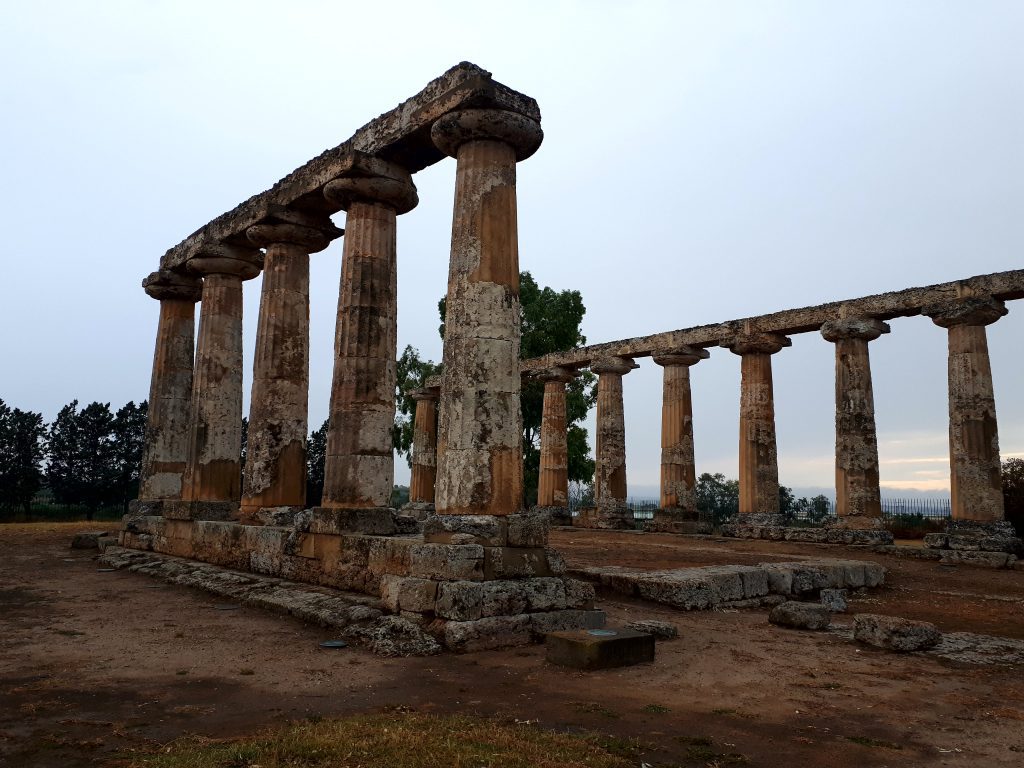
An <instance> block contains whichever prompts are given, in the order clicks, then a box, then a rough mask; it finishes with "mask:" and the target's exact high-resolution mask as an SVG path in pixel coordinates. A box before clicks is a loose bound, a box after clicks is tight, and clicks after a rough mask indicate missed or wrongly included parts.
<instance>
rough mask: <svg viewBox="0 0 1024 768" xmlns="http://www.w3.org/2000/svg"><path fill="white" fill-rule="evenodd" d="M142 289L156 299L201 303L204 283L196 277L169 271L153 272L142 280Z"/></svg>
mask: <svg viewBox="0 0 1024 768" xmlns="http://www.w3.org/2000/svg"><path fill="white" fill-rule="evenodd" d="M142 288H143V289H144V290H145V291H146V294H147V295H149V296H152V297H153V298H154V299H159V300H160V301H163V300H164V299H178V300H181V301H191V302H193V303H195V302H197V301H199V300H200V299H201V298H202V296H203V281H202V280H201V279H200V278H198V277H195V276H194V275H183V274H181V273H179V272H172V271H171V270H169V269H161V270H158V271H156V272H151V273H150V274H149V275H147V276H146V277H145V278H143V280H142Z"/></svg>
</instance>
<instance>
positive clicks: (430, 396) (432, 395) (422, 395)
mask: <svg viewBox="0 0 1024 768" xmlns="http://www.w3.org/2000/svg"><path fill="white" fill-rule="evenodd" d="M405 394H406V395H408V396H409V397H410V398H411V399H413V400H415V401H416V402H417V403H418V402H419V401H420V400H433V401H434V402H437V401H438V400H440V399H441V388H440V387H419V388H417V389H410V390H409V391H408V392H406V393H405Z"/></svg>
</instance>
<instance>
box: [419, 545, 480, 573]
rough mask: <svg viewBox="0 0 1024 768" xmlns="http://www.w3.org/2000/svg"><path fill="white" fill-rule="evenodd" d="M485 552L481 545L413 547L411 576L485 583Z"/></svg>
mask: <svg viewBox="0 0 1024 768" xmlns="http://www.w3.org/2000/svg"><path fill="white" fill-rule="evenodd" d="M488 549H492V550H493V549H496V548H495V547H491V548H488ZM485 551H487V550H485V548H484V547H481V546H480V545H479V544H413V545H412V546H411V547H410V548H409V575H410V576H416V577H418V578H421V579H436V580H438V581H459V580H466V581H481V580H483V579H484V552H485Z"/></svg>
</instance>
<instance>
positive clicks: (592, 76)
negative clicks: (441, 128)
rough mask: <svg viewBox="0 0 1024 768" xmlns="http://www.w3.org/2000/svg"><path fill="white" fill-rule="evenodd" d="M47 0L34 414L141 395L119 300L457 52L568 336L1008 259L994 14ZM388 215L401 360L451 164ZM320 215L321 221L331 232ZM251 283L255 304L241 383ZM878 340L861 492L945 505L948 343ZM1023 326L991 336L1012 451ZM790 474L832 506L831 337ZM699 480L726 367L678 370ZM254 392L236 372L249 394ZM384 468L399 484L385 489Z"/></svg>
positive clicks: (31, 222) (723, 412)
mask: <svg viewBox="0 0 1024 768" xmlns="http://www.w3.org/2000/svg"><path fill="white" fill-rule="evenodd" d="M383 7H384V6H380V5H377V6H374V5H373V4H366V3H358V4H357V3H339V2H303V1H302V0H296V1H295V2H292V3H289V4H287V5H285V4H282V3H269V2H244V3H243V2H216V1H211V0H207V1H206V2H203V3H196V2H188V1H187V0H178V1H177V2H159V1H157V2H145V3H140V2H123V3H115V2H102V1H98V2H91V3H82V2H40V3H21V4H16V5H14V6H12V7H11V8H8V9H5V13H4V24H3V25H2V26H0V67H2V68H3V71H4V73H5V77H4V78H3V80H2V81H0V100H2V104H3V113H4V116H5V119H4V120H3V121H2V123H0V159H2V167H3V169H4V170H3V174H4V179H5V182H6V183H5V184H4V187H3V191H2V193H0V194H2V197H3V200H2V203H3V205H2V207H0V211H2V213H0V216H2V220H3V222H4V223H5V224H6V226H5V232H6V233H7V237H8V241H7V247H6V248H5V249H4V254H3V255H2V256H0V263H2V265H3V278H2V279H0V327H2V328H3V329H4V332H3V334H2V335H0V360H3V366H2V369H0V397H2V398H3V399H4V400H6V401H7V402H8V403H10V404H12V405H16V406H19V407H22V408H31V409H34V410H39V411H42V412H43V414H44V415H45V417H46V418H47V419H50V418H52V417H53V416H54V415H55V413H56V412H57V410H58V409H59V408H60V407H61V406H62V405H63V404H64V403H66V402H68V401H70V400H71V399H73V398H76V397H77V398H79V399H80V400H82V401H90V400H102V401H112V402H113V403H114V404H115V405H119V404H121V403H123V402H125V401H127V400H129V399H134V400H140V399H143V398H145V397H146V396H147V394H148V386H149V374H150V363H151V356H152V346H153V336H154V332H155V326H156V318H157V306H156V303H155V302H154V301H152V300H151V299H149V298H147V297H146V296H145V295H144V294H143V292H142V290H141V289H140V288H139V281H140V279H141V278H142V277H143V276H144V275H145V274H146V273H148V272H149V271H151V270H152V269H154V268H155V267H156V264H157V261H158V259H159V257H160V255H161V254H162V253H163V251H164V250H166V249H167V248H168V247H169V246H171V245H173V244H175V243H177V242H178V241H179V240H181V239H182V238H183V237H185V236H186V235H187V234H188V233H189V232H191V231H193V230H194V229H196V228H197V227H199V226H200V225H202V224H203V223H205V222H206V221H207V220H209V219H210V218H212V217H213V216H215V215H217V214H219V213H221V212H223V211H224V210H227V209H229V208H231V207H233V206H234V205H235V204H237V203H238V202H240V201H241V200H242V199H244V198H246V197H248V196H250V195H251V194H253V193H255V192H257V191H259V190H261V189H264V188H266V187H268V186H269V185H270V184H272V183H273V182H274V181H275V180H276V179H278V178H279V177H281V176H283V175H284V174H285V173H287V172H288V171H290V170H291V169H292V168H294V167H295V166H297V165H299V164H301V163H303V162H304V161H306V160H307V159H309V158H311V157H313V156H314V155H316V154H319V153H320V152H321V151H322V150H323V149H325V148H326V147H328V146H333V145H335V144H337V143H339V142H340V141H342V140H344V139H345V138H347V137H348V136H349V135H350V134H351V133H352V132H353V131H354V130H355V129H356V128H357V127H359V126H360V125H362V124H363V123H365V122H366V121H367V120H369V119H370V118H372V117H373V116H375V115H377V114H379V113H381V112H383V111H385V110H387V109H390V108H391V107H393V106H394V105H395V104H397V103H398V102H399V101H401V100H403V99H405V98H406V97H408V96H409V95H411V94H413V93H415V92H416V91H417V90H419V89H420V88H421V87H422V86H423V85H424V84H425V83H426V82H427V81H428V80H430V79H432V78H433V77H435V76H437V75H438V74H440V73H441V72H443V71H444V70H445V69H447V68H448V67H449V66H451V65H453V64H455V63H457V62H459V61H462V60H470V61H473V62H475V63H477V64H479V65H481V66H483V67H485V68H487V69H489V70H491V71H492V72H493V73H494V76H495V78H496V79H498V80H499V81H501V82H503V83H506V84H507V85H509V86H511V87H513V88H516V89H517V90H521V91H523V92H525V93H527V94H529V95H531V96H533V97H535V98H536V99H537V100H538V102H539V103H540V106H541V110H542V112H543V115H544V121H543V125H544V128H545V132H546V135H547V138H546V140H545V143H544V146H543V147H542V148H541V150H540V151H539V152H538V153H537V155H536V156H535V157H533V158H531V159H530V160H529V161H527V162H525V163H523V164H521V165H520V166H519V195H520V197H519V200H520V211H519V213H520V217H519V218H520V252H521V263H522V266H523V268H524V269H529V270H531V271H532V272H533V273H534V275H535V277H536V278H537V279H538V281H539V282H541V283H542V284H546V285H550V286H552V287H555V288H578V289H579V290H581V291H582V293H583V297H584V301H585V303H586V305H587V307H588V314H587V318H586V321H585V323H584V327H585V332H586V335H587V337H588V339H589V341H591V342H599V341H609V340H612V339H617V338H624V337H629V336H635V335H642V334H647V333H653V332H656V331H661V330H668V329H673V328H682V327H687V326H690V325H697V324H702V323H708V322H716V321H721V320H728V319H733V318H737V317H742V316H747V315H751V314H758V313H762V312H770V311H774V310H778V309H784V308H788V307H794V306H802V305H806V304H817V303H821V302H824V301H830V300H834V299H841V298H848V297H854V296H859V295H864V294H868V293H876V292H881V291H887V290H895V289H900V288H905V287H908V286H912V285H922V284H928V283H934V282H941V281H946V280H951V279H956V278H960V277H966V276H969V275H974V274H980V273H986V272H994V271H1000V270H1006V269H1014V268H1020V267H1021V266H1022V264H1021V262H1022V259H1021V253H1022V250H1024V249H1022V246H1024V216H1022V215H1021V208H1022V203H1024V148H1022V147H1024V145H1022V142H1021V136H1022V135H1024V81H1022V78H1021V76H1020V74H1021V72H1022V71H1024V46H1021V45H1020V41H1021V40H1022V39H1024V5H1022V4H1020V3H1015V2H985V1H984V0H982V1H981V2H960V3H950V2H891V1H888V2H859V3H822V2H811V1H807V2H768V1H763V2H753V1H751V2H721V1H717V2H703V3H694V2H666V3H658V2H634V3H610V2H558V1H557V0H548V2H543V3H535V2H520V3H517V4H515V6H514V10H512V8H513V7H512V6H508V5H501V4H481V3H445V2H438V3H401V2H396V3H391V4H388V6H387V10H386V11H381V10H378V9H380V8H383ZM416 182H417V185H418V186H419V190H420V199H421V201H422V202H421V204H420V206H419V207H418V208H417V209H416V210H414V211H413V212H411V213H409V214H407V215H405V216H403V217H401V219H400V220H399V303H400V309H399V342H400V344H401V345H405V344H413V345H415V346H417V347H418V348H419V349H420V350H421V351H422V352H423V353H424V355H426V356H429V357H433V358H435V359H437V358H439V357H440V340H439V339H438V337H437V334H436V330H435V329H436V325H437V317H436V303H437V299H438V298H439V297H440V296H441V295H442V294H443V292H444V290H445V285H446V265H447V257H448V238H449V233H450V226H451V205H452V191H453V184H454V163H453V162H451V161H448V162H444V163H442V164H440V165H438V166H435V167H433V168H431V169H429V170H427V171H425V172H423V173H421V174H418V175H417V177H416ZM336 221H337V222H338V223H339V224H341V225H343V223H344V215H343V214H339V216H337V217H336ZM340 252H341V245H340V243H335V244H334V245H332V246H331V248H329V249H328V250H327V251H325V252H323V253H321V254H318V255H316V256H314V257H313V289H312V345H313V347H312V371H311V374H312V386H311V392H310V417H311V423H312V424H314V425H318V424H319V423H320V422H321V421H322V420H323V418H324V417H325V415H326V410H327V402H328V395H329V388H330V378H331V370H330V367H331V343H332V337H333V332H334V313H335V305H336V301H337V283H338V274H339V256H340ZM258 293H259V280H258V279H257V280H254V281H252V282H251V283H248V284H247V288H246V299H247V305H246V311H247V316H246V334H247V338H246V354H247V359H246V366H247V368H248V367H249V366H250V365H251V352H252V344H253V341H254V331H255V320H256V307H257V299H258ZM892 325H893V332H892V334H890V335H889V336H887V337H883V338H882V339H880V340H879V341H878V342H875V343H874V344H873V345H872V355H873V358H872V362H873V365H874V370H875V393H876V405H877V412H878V428H879V440H880V447H881V458H882V481H883V484H884V485H886V486H890V487H897V486H901V487H908V486H913V487H918V488H942V487H945V486H946V484H947V483H948V468H947V465H946V450H947V449H946V444H945V434H946V432H945V430H946V400H945V381H946V375H945V334H944V332H943V331H942V330H941V329H939V328H937V327H934V326H933V325H932V324H931V323H930V321H928V320H926V319H921V318H912V319H906V320H898V321H894V322H893V324H892ZM1022 331H1024V307H1020V308H1018V307H1017V306H1013V305H1011V312H1010V315H1009V316H1008V317H1006V318H1004V319H1003V320H1001V321H1000V322H999V323H997V324H996V325H995V326H993V327H992V328H991V329H990V344H991V350H992V356H993V367H994V375H995V383H996V396H997V404H998V409H999V415H1000V431H1001V438H1002V446H1003V450H1004V453H1007V454H1010V453H1013V454H1018V455H1020V454H1024V403H1022V398H1021V396H1020V392H1021V391H1022V387H1021V382H1022V376H1024V356H1021V355H1020V348H1021V337H1022ZM641 365H642V367H641V368H640V369H639V370H637V371H634V372H633V373H631V374H630V375H629V376H628V377H627V378H626V380H625V381H626V387H625V389H626V411H627V451H628V459H629V475H630V484H631V489H632V490H633V491H634V492H636V493H638V494H645V493H647V492H650V491H651V490H653V488H654V487H655V486H656V483H657V477H658V453H659V436H658V429H659V423H660V414H659V408H660V373H661V372H660V369H658V368H657V367H656V366H654V365H653V364H652V363H650V361H642V362H641ZM775 374H776V398H777V412H778V431H779V450H780V466H781V477H782V481H783V482H784V483H786V484H788V485H794V486H798V487H808V486H828V485H831V482H832V443H833V404H832V397H833V389H832V387H833V384H832V346H831V345H830V344H827V343H826V342H824V341H823V340H822V339H821V338H820V337H818V336H816V335H806V336H801V337H796V338H794V345H793V347H792V348H791V349H788V350H784V351H783V352H782V353H781V354H780V355H778V356H777V357H776V358H775ZM693 386H694V406H695V411H696V413H695V431H696V444H697V449H696V450H697V462H698V470H699V471H722V472H725V473H726V474H728V475H732V476H734V475H735V472H736V470H735V466H736V442H737V421H738V413H737V408H738V388H739V360H738V358H736V357H735V356H733V355H731V354H730V353H728V352H726V351H724V350H715V351H713V354H712V358H711V359H710V360H709V361H706V362H703V363H701V364H700V365H698V366H697V367H696V368H695V369H694V371H693ZM246 389H248V379H247V382H246ZM404 476H405V473H404V466H403V463H399V475H398V479H399V480H402V479H403V477H404Z"/></svg>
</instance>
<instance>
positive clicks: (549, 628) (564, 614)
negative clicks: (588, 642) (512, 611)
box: [530, 609, 607, 640]
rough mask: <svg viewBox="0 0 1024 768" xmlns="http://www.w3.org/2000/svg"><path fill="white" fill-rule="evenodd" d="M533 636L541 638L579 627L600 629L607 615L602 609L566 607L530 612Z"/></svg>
mask: <svg viewBox="0 0 1024 768" xmlns="http://www.w3.org/2000/svg"><path fill="white" fill-rule="evenodd" d="M530 621H531V627H532V629H533V635H534V638H535V639H537V640H540V639H542V638H543V637H544V636H545V635H547V634H549V633H551V632H570V631H573V630H579V629H601V628H602V627H603V626H604V625H605V622H606V621H607V617H606V616H605V614H604V611H581V610H573V609H567V610H564V611H549V612H547V613H533V614H530Z"/></svg>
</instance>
